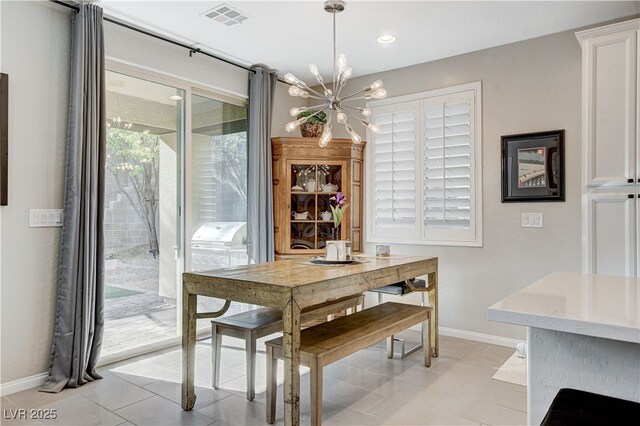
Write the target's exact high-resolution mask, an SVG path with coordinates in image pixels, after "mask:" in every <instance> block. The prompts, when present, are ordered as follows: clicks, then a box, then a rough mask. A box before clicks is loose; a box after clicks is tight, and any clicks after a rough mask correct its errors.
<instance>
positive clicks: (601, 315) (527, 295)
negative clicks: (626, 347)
mask: <svg viewBox="0 0 640 426" xmlns="http://www.w3.org/2000/svg"><path fill="white" fill-rule="evenodd" d="M489 320H491V321H498V322H504V323H509V324H517V325H524V326H527V327H536V328H544V329H547V330H557V331H564V332H568V333H575V334H583V335H586V336H595V337H604V338H607V339H614V340H621V341H625V342H633V343H640V278H636V277H616V276H610V275H595V274H581V273H578V272H554V273H552V274H550V275H547V276H546V277H544V278H542V279H541V280H539V281H536V282H535V283H533V284H531V285H529V286H527V287H525V288H523V289H522V290H520V291H517V292H516V293H514V294H512V295H511V296H509V297H507V298H506V299H503V300H501V301H500V302H498V303H496V304H495V305H493V306H491V307H490V308H489Z"/></svg>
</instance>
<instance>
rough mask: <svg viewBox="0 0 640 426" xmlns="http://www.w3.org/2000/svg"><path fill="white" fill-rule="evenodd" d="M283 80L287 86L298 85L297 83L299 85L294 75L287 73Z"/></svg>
mask: <svg viewBox="0 0 640 426" xmlns="http://www.w3.org/2000/svg"><path fill="white" fill-rule="evenodd" d="M284 80H285V81H286V82H287V83H289V84H298V83H300V80H298V77H296V76H295V75H293V74H291V73H290V72H288V73H286V74H285V75H284Z"/></svg>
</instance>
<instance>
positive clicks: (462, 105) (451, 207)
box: [423, 95, 471, 229]
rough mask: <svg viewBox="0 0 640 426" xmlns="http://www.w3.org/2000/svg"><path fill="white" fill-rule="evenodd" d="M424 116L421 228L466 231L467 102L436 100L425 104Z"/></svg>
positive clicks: (447, 98) (468, 179)
mask: <svg viewBox="0 0 640 426" xmlns="http://www.w3.org/2000/svg"><path fill="white" fill-rule="evenodd" d="M452 98H453V99H452ZM456 98H457V99H456ZM423 112H424V121H423V124H424V137H423V158H424V174H423V181H424V182H423V185H424V186H423V188H424V193H423V222H424V226H425V227H426V228H427V229H429V228H464V229H468V228H470V226H471V129H470V121H471V105H470V101H469V100H468V99H466V96H464V95H463V96H455V97H454V96H438V97H434V98H430V99H427V100H425V101H424V103H423Z"/></svg>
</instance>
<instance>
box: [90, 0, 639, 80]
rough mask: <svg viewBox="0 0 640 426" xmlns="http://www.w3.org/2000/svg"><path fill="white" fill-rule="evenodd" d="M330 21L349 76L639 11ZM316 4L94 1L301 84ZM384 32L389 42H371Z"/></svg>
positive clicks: (353, 9) (552, 8) (416, 6)
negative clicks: (237, 15)
mask: <svg viewBox="0 0 640 426" xmlns="http://www.w3.org/2000/svg"><path fill="white" fill-rule="evenodd" d="M222 3H227V4H229V5H231V6H232V7H234V8H236V9H238V10H239V11H241V12H243V13H245V14H247V15H248V16H249V17H250V18H249V19H247V20H246V21H244V22H243V23H242V24H238V25H233V26H226V25H222V24H220V23H218V22H216V21H214V20H212V19H209V18H205V17H204V16H203V15H202V14H203V12H206V11H209V10H211V9H212V8H214V7H215V6H218V5H220V4H222ZM346 3H347V4H346V10H345V11H344V12H342V13H340V14H338V15H336V22H337V38H338V40H337V43H338V52H339V53H340V52H344V53H345V54H346V55H347V57H348V59H349V64H350V66H352V67H353V71H354V75H356V76H360V75H366V74H371V73H374V72H379V71H385V70H389V69H394V68H400V67H404V66H409V65H413V64H418V63H423V62H429V61H433V60H436V59H441V58H446V57H450V56H455V55H459V54H463V53H467V52H472V51H476V50H481V49H486V48H489V47H494V46H499V45H503V44H508V43H513V42H516V41H520V40H526V39H530V38H534V37H539V36H542V35H546V34H552V33H556V32H560V31H564V30H569V29H574V28H578V27H582V26H587V25H592V24H596V23H599V22H603V21H607V20H611V19H616V18H620V17H626V16H630V15H634V14H638V13H640V2H638V1H360V0H347V1H346ZM323 4H324V1H318V0H313V1H311V0H309V1H301V0H298V1H266V0H264V1H224V0H220V1H153V0H146V1H121V0H120V1H118V0H102V1H100V6H102V7H103V8H104V10H105V11H106V13H107V14H108V15H111V16H114V17H117V18H120V19H124V20H126V21H128V22H132V23H135V24H137V25H140V26H142V27H145V28H149V29H152V30H154V31H156V32H159V33H162V34H164V35H168V36H171V37H173V38H176V39H179V40H181V41H183V42H186V43H187V44H190V45H191V44H196V43H197V45H198V46H199V47H201V48H203V49H204V50H207V51H210V52H212V53H217V54H220V55H222V56H225V57H227V58H230V59H234V60H236V61H238V62H241V63H243V64H246V65H250V64H255V63H264V64H267V65H268V66H270V67H272V68H276V69H278V70H280V72H281V73H284V72H288V71H289V72H293V73H294V74H296V75H298V76H299V77H300V78H302V79H303V80H306V81H308V82H310V78H309V77H310V74H309V72H308V68H307V65H308V63H309V62H315V63H316V64H318V66H319V67H320V70H321V72H322V73H323V74H324V75H325V76H327V75H329V74H330V72H331V71H330V70H331V61H332V39H331V34H332V24H331V22H332V16H331V14H329V13H327V12H325V11H324V9H323ZM383 33H392V34H394V35H395V36H397V37H398V41H397V42H396V43H394V44H391V45H380V44H378V43H377V42H376V38H377V37H378V36H380V35H381V34H383Z"/></svg>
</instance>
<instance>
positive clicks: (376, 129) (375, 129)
mask: <svg viewBox="0 0 640 426" xmlns="http://www.w3.org/2000/svg"><path fill="white" fill-rule="evenodd" d="M360 122H361V123H362V124H363V125H364V126H366V127H367V128H368V129H369V130H371V131H372V132H373V133H376V134H377V133H378V132H380V128H379V127H378V126H376V125H375V124H373V123H371V122H369V121H364V120H361V121H360Z"/></svg>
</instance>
